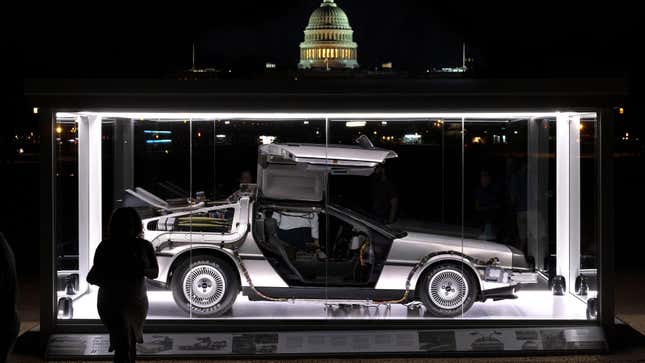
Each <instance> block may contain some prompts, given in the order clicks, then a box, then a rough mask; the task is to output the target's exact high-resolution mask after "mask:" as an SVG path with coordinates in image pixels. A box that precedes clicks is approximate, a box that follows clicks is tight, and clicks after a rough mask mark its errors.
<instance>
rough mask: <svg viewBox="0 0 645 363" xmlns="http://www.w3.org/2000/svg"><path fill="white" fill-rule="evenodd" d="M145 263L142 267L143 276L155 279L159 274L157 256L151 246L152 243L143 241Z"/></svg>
mask: <svg viewBox="0 0 645 363" xmlns="http://www.w3.org/2000/svg"><path fill="white" fill-rule="evenodd" d="M145 253H146V254H145V257H146V258H145V260H146V261H145V264H144V267H143V276H145V277H147V278H149V279H156V278H157V276H159V264H158V263H157V256H156V255H155V250H154V248H153V247H152V243H150V242H148V241H145Z"/></svg>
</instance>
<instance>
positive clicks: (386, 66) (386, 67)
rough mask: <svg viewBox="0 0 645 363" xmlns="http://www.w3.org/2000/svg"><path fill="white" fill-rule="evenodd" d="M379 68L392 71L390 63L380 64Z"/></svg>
mask: <svg viewBox="0 0 645 363" xmlns="http://www.w3.org/2000/svg"><path fill="white" fill-rule="evenodd" d="M381 68H384V69H392V62H387V63H383V64H381Z"/></svg>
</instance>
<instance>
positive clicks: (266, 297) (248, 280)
mask: <svg viewBox="0 0 645 363" xmlns="http://www.w3.org/2000/svg"><path fill="white" fill-rule="evenodd" d="M233 256H234V257H235V259H236V260H237V263H238V264H239V266H240V269H241V270H242V274H243V275H244V278H245V279H246V282H247V283H248V284H249V287H250V288H251V289H252V290H253V291H254V292H255V293H256V294H258V296H260V297H261V298H263V299H265V300H269V301H281V302H289V299H287V298H281V297H271V296H267V295H265V294H263V293H261V292H260V291H259V290H258V289H256V288H255V285H253V281H252V280H251V276H250V275H249V271H248V270H247V269H246V266H244V262H242V258H241V257H240V254H239V253H238V252H237V248H236V249H234V250H233Z"/></svg>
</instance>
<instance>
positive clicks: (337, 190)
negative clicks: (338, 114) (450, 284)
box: [327, 118, 465, 319]
mask: <svg viewBox="0 0 645 363" xmlns="http://www.w3.org/2000/svg"><path fill="white" fill-rule="evenodd" d="M461 128H462V126H461V119H418V120H397V119H395V118H383V119H378V120H367V121H362V120H361V121H357V120H343V119H337V120H331V121H330V123H329V143H328V149H329V153H330V155H331V154H332V153H337V151H336V150H339V149H340V148H345V150H344V151H343V153H344V154H345V155H347V156H348V157H354V158H356V157H355V156H354V155H353V154H354V153H356V149H352V148H358V150H359V151H360V152H363V153H365V152H367V153H369V152H370V150H371V149H370V146H369V145H370V143H371V144H373V145H374V146H375V147H376V148H377V149H376V150H372V151H371V152H372V153H373V155H371V157H372V158H373V159H372V160H373V161H374V162H373V163H372V165H369V166H366V165H363V166H359V167H353V168H349V167H347V168H345V170H341V168H337V170H336V171H335V172H334V173H332V174H331V175H330V177H329V193H328V195H329V198H328V200H327V209H328V210H335V211H336V212H335V213H337V214H338V215H339V216H341V217H344V218H346V219H347V220H348V221H349V222H350V223H349V227H348V228H343V227H345V226H344V225H343V224H342V223H340V224H341V226H340V227H338V226H335V227H334V229H333V230H331V231H329V233H328V235H329V236H330V237H331V236H334V239H333V240H331V241H330V244H331V245H332V246H334V247H335V249H334V250H333V252H332V255H331V256H330V264H331V263H332V262H331V261H333V260H334V259H337V260H339V261H349V262H353V263H354V265H355V266H354V268H353V269H351V270H348V271H351V272H352V273H351V274H350V273H347V274H345V275H342V276H336V280H338V278H342V279H343V280H342V281H335V283H334V285H332V284H331V283H330V288H332V287H336V288H338V287H344V288H347V287H350V286H353V285H355V286H356V287H360V288H362V289H363V291H365V290H367V289H374V290H373V291H372V292H371V293H370V294H371V295H370V296H363V297H362V300H361V299H358V300H357V301H356V303H358V304H365V301H366V300H367V301H369V300H371V301H373V302H375V303H379V304H383V303H387V304H392V306H391V310H385V311H383V310H376V312H372V313H371V314H368V315H365V314H362V313H360V310H352V314H351V317H354V318H380V319H407V318H412V319H418V318H435V317H440V316H460V315H461V314H462V309H461V306H460V305H459V304H456V303H454V302H455V301H458V300H459V299H460V297H458V296H457V297H456V299H457V300H451V299H449V298H446V297H445V295H440V291H439V290H440V289H441V288H443V285H446V284H443V285H442V283H441V281H442V279H443V278H444V277H445V276H444V275H446V274H453V272H452V271H453V270H454V269H455V268H457V270H456V272H457V273H459V274H462V272H461V270H460V265H459V264H458V263H452V264H451V263H447V262H445V261H444V262H443V263H442V262H437V263H430V262H429V261H430V259H431V258H432V257H433V256H435V255H439V254H441V253H444V254H445V255H450V254H455V253H456V254H458V255H459V254H461V253H462V251H463V248H462V243H461V240H462V237H461V235H462V226H461V220H462V214H461V199H462V197H461V183H462V181H461V163H462V160H461V154H462V151H461V150H462V146H461ZM368 140H369V141H368ZM383 150H385V151H386V152H387V151H390V152H391V153H389V154H387V156H386V157H384V158H382V159H379V158H378V153H379V152H383ZM368 155H369V154H368ZM365 160H367V158H366V159H365ZM338 163H339V164H340V162H338ZM331 164H334V162H333V160H332V161H331ZM337 224H339V223H337ZM330 226H333V224H332V223H330ZM435 262H436V261H435ZM428 266H430V267H431V268H428V269H426V267H428ZM415 268H416V269H417V270H418V271H425V272H424V273H419V274H412V275H410V272H411V271H412V270H413V269H415ZM330 271H336V272H335V273H336V274H339V271H341V269H340V268H331V267H330ZM451 276H452V275H451ZM433 277H435V278H434V279H433ZM446 281H448V280H446ZM451 281H452V280H451ZM406 286H407V289H406ZM433 291H434V295H433ZM453 292H454V290H452V291H450V292H449V295H450V298H452V297H453V295H459V294H460V293H465V291H463V290H462V292H457V293H456V294H453ZM352 295H354V296H353V298H354V299H357V298H359V297H358V296H355V294H352ZM348 296H349V295H348ZM433 299H434V300H433ZM401 304H409V307H410V308H408V307H406V306H404V305H401ZM419 304H423V305H425V308H423V309H422V310H419V309H417V308H416V307H417V306H419ZM421 312H423V313H421Z"/></svg>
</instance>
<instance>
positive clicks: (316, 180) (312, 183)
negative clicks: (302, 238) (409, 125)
mask: <svg viewBox="0 0 645 363" xmlns="http://www.w3.org/2000/svg"><path fill="white" fill-rule="evenodd" d="M396 157H398V155H397V154H396V153H395V152H394V151H391V150H385V149H377V148H373V147H371V148H370V147H365V146H347V145H329V146H325V145H318V144H269V145H261V146H260V148H259V156H258V164H259V165H258V189H259V197H260V198H266V199H277V200H291V201H309V202H321V201H322V200H323V195H324V190H325V189H326V188H325V186H326V180H327V175H328V174H332V175H362V176H369V175H371V174H372V173H373V172H374V168H376V167H377V166H379V165H381V164H383V163H384V162H385V161H386V160H387V159H391V158H396Z"/></svg>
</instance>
